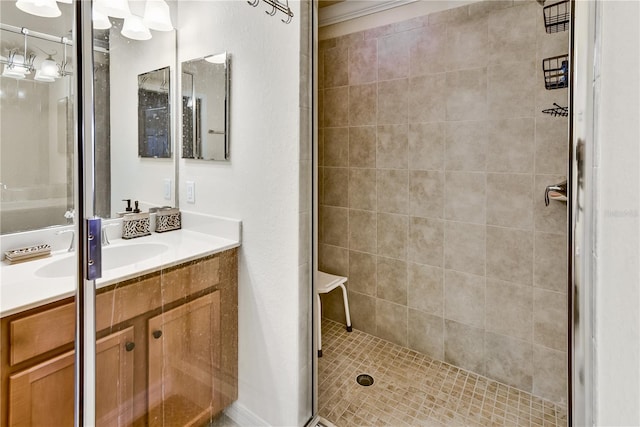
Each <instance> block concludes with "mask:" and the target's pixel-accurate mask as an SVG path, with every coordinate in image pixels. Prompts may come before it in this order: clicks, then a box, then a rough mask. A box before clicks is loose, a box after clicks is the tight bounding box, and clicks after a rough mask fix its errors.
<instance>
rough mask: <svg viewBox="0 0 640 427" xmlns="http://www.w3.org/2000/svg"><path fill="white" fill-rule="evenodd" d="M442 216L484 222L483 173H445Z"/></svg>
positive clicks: (477, 222) (484, 192) (484, 194)
mask: <svg viewBox="0 0 640 427" xmlns="http://www.w3.org/2000/svg"><path fill="white" fill-rule="evenodd" d="M444 188H445V190H444V191H445V196H444V217H445V218H446V219H450V220H454V221H464V222H471V223H475V224H484V223H485V217H486V212H485V211H486V209H485V205H486V182H485V174H484V173H476V172H447V173H446V174H445V187H444Z"/></svg>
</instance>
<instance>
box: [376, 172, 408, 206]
mask: <svg viewBox="0 0 640 427" xmlns="http://www.w3.org/2000/svg"><path fill="white" fill-rule="evenodd" d="M377 183H378V211H380V212H389V213H400V214H406V213H407V212H408V211H409V173H408V171H406V170H394V169H386V170H381V169H378V171H377Z"/></svg>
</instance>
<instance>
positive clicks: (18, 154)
mask: <svg viewBox="0 0 640 427" xmlns="http://www.w3.org/2000/svg"><path fill="white" fill-rule="evenodd" d="M129 3H130V7H131V10H132V13H134V14H138V15H142V14H143V13H144V4H145V3H144V2H133V1H132V2H129ZM168 5H169V7H170V12H171V16H172V22H177V10H176V9H177V4H176V2H173V1H171V2H168ZM58 7H59V8H60V10H61V12H62V15H61V16H60V17H58V18H56V19H50V18H43V17H38V16H34V15H31V14H27V13H24V12H23V11H21V10H20V9H18V8H17V7H16V6H15V2H9V1H0V18H1V21H2V22H1V23H2V24H3V26H2V29H0V62H2V64H0V74H8V73H4V66H5V65H7V64H6V63H7V62H8V61H9V59H13V60H17V61H18V62H20V61H23V60H22V58H23V57H25V56H26V57H27V58H29V60H31V59H33V63H32V65H33V68H34V69H33V70H31V72H28V73H26V76H25V77H22V78H16V77H15V76H14V77H12V76H10V75H0V110H1V114H0V195H1V203H0V234H8V233H16V232H26V231H30V230H37V229H41V228H44V227H55V226H62V225H67V224H70V223H71V222H72V218H71V215H72V214H73V212H72V210H73V208H74V190H75V185H74V182H73V175H74V171H75V168H74V154H73V153H74V145H75V144H74V131H73V130H74V120H75V119H74V113H73V111H74V105H73V104H74V96H73V73H74V71H75V70H74V64H73V57H72V53H73V50H74V49H73V45H72V44H71V43H70V42H69V44H67V46H66V47H65V46H64V45H63V43H62V41H61V39H60V37H61V36H66V37H69V29H70V28H73V26H74V24H73V16H74V6H73V5H72V4H66V3H58ZM110 23H111V28H109V29H106V30H99V29H95V28H94V33H93V36H94V73H95V74H94V101H95V102H94V108H95V140H96V152H95V188H94V191H95V207H96V213H97V215H98V216H100V217H102V218H114V217H117V215H118V213H119V212H121V211H123V210H124V207H125V203H124V202H122V201H121V200H122V199H132V200H139V201H140V205H141V207H142V208H143V209H148V208H149V207H150V206H164V205H172V206H175V205H176V203H177V199H176V162H177V159H176V158H175V157H176V156H175V155H174V154H173V153H175V152H176V150H179V147H178V144H179V143H180V141H179V139H178V138H176V124H177V123H178V119H179V117H177V116H176V113H177V112H179V111H180V109H179V108H178V109H176V108H175V105H178V102H179V101H178V91H177V90H176V87H175V85H173V87H170V86H171V85H168V86H169V91H168V92H162V82H163V81H164V74H165V73H164V70H165V69H166V67H167V66H169V70H168V71H169V72H168V73H167V76H166V81H167V83H169V77H170V78H171V83H172V84H173V82H176V81H178V80H177V79H176V76H177V74H176V72H177V70H178V67H177V65H178V64H179V63H178V62H177V45H176V43H177V38H176V32H175V30H174V31H153V30H152V32H151V34H152V38H151V39H148V40H133V39H130V38H127V37H126V36H124V35H123V34H122V30H123V26H124V21H123V20H122V19H113V18H112V19H110ZM5 25H6V27H5ZM11 28H17V29H18V32H17V33H14V32H13V31H12V30H10V29H11ZM21 28H26V29H28V30H30V33H29V34H30V35H29V36H28V37H27V38H26V50H27V54H26V55H25V37H24V35H23V34H22V33H21V32H20V29H21ZM36 33H40V34H47V35H50V36H53V37H52V38H51V39H48V38H47V39H42V38H39V37H37V35H38V34H36ZM10 57H11V58H10ZM49 57H51V58H50V59H52V60H53V61H55V62H56V64H58V66H59V67H60V68H58V71H59V72H60V71H64V72H60V75H59V76H58V77H56V78H55V79H54V80H51V79H49V80H44V79H37V78H36V77H37V70H39V69H41V68H42V65H43V63H44V61H45V60H47V59H48V58H49ZM63 65H64V70H63V69H62V66H63ZM152 70H157V71H152ZM150 72H151V73H150ZM146 74H151V75H150V76H149V78H148V79H146V80H147V81H149V80H150V81H151V82H152V83H153V84H150V85H149V86H147V84H146V83H145V84H144V85H143V87H142V89H143V90H145V91H147V92H154V91H155V94H151V95H149V97H148V98H149V100H148V102H147V101H144V102H143V105H146V106H148V107H149V108H148V109H150V110H152V107H151V105H150V104H151V98H153V97H155V98H160V95H158V92H161V93H162V94H163V96H164V99H165V103H164V105H168V107H166V117H165V120H164V124H163V125H162V126H160V125H158V126H152V125H149V126H147V127H146V131H147V135H153V136H154V137H155V140H156V142H157V140H161V141H162V144H160V145H161V146H163V149H162V150H158V149H157V147H156V149H151V148H149V149H147V151H146V152H145V153H146V154H149V155H150V156H152V157H156V156H157V157H156V158H149V157H141V156H140V150H139V144H138V143H139V139H140V133H139V127H140V126H139V120H138V113H139V109H138V106H139V102H140V96H139V95H140V94H139V90H140V76H144V75H146ZM160 75H162V76H163V78H159V76H160ZM156 77H157V78H156ZM157 80H159V83H158V84H157V85H156V84H155V83H154V82H156V81H157ZM156 86H157V87H156ZM162 115H163V114H162V113H160V112H158V114H157V115H154V112H153V110H152V111H149V112H148V116H149V119H150V120H149V121H151V118H156V119H157V120H156V121H157V122H162V121H163V120H162ZM163 132H164V134H163ZM149 139H151V138H149ZM165 140H166V144H167V146H164V141H165ZM172 144H175V145H176V146H175V147H171V145H172ZM148 145H150V144H148ZM156 145H157V144H156ZM167 155H168V157H167ZM161 156H165V157H161ZM167 188H168V190H167Z"/></svg>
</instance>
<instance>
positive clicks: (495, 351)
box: [485, 332, 533, 390]
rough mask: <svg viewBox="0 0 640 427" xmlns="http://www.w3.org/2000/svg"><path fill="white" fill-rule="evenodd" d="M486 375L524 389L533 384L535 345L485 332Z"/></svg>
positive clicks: (529, 387) (529, 388) (528, 388)
mask: <svg viewBox="0 0 640 427" xmlns="http://www.w3.org/2000/svg"><path fill="white" fill-rule="evenodd" d="M485 358H486V362H485V368H486V375H487V376H488V377H490V378H495V379H497V380H498V381H501V382H503V383H505V384H508V385H511V386H514V387H518V388H520V389H522V390H531V387H532V385H533V346H532V344H531V343H530V342H526V341H522V340H518V339H515V338H511V337H507V336H504V335H498V334H494V333H492V332H487V333H486V334H485Z"/></svg>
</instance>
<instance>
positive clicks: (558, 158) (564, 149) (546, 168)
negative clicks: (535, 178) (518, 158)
mask: <svg viewBox="0 0 640 427" xmlns="http://www.w3.org/2000/svg"><path fill="white" fill-rule="evenodd" d="M567 132H568V129H567V121H566V120H563V119H558V118H557V117H549V118H542V119H536V173H537V174H556V175H564V176H566V175H567V165H568V155H569V154H568V153H569V136H568V133H567Z"/></svg>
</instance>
